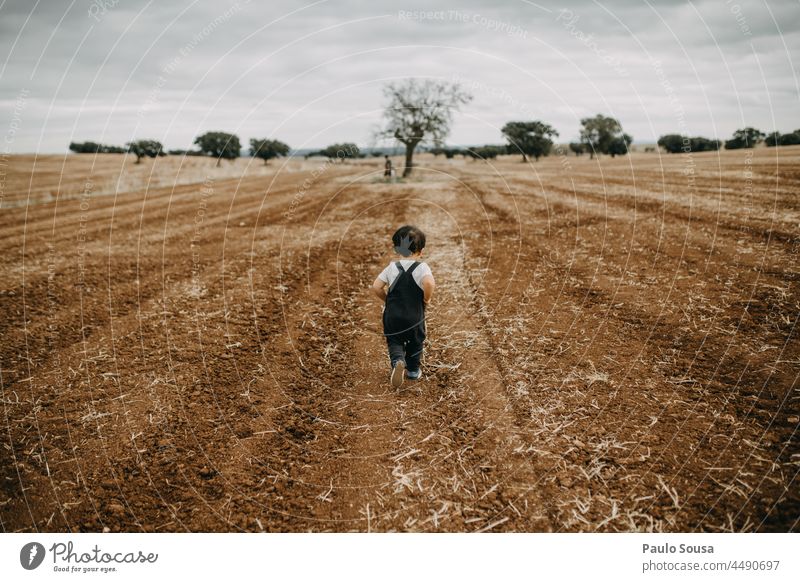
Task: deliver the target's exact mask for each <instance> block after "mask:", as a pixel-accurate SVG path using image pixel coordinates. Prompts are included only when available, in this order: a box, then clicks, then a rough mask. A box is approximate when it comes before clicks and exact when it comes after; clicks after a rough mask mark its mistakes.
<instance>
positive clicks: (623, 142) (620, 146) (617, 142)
mask: <svg viewBox="0 0 800 582" xmlns="http://www.w3.org/2000/svg"><path fill="white" fill-rule="evenodd" d="M631 143H633V138H632V137H631V136H629V135H628V134H627V133H623V134H622V135H621V136H620V137H615V138H614V139H612V140H611V143H610V144H608V152H607V153H609V154H611V157H612V158H613V157H614V156H624V155H625V154H627V153H628V148H629V146H630V145H631Z"/></svg>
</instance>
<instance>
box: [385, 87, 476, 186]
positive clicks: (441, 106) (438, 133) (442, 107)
mask: <svg viewBox="0 0 800 582" xmlns="http://www.w3.org/2000/svg"><path fill="white" fill-rule="evenodd" d="M383 93H384V96H385V97H386V98H387V99H388V100H389V103H388V104H387V106H386V109H385V111H384V112H383V116H384V119H385V123H386V124H385V126H384V128H383V129H382V130H381V131H380V132H379V137H383V138H394V139H396V140H397V141H399V142H400V143H402V144H403V145H405V146H406V165H405V168H404V169H403V176H408V175H409V174H411V170H412V168H413V167H414V163H413V157H414V149H415V148H416V147H417V145H419V144H420V143H425V142H432V143H433V144H434V145H436V146H440V145H442V144H443V143H444V140H445V138H446V137H447V134H448V133H449V132H450V123H451V122H452V120H453V112H454V111H456V110H457V109H458V108H459V107H460V106H461V105H464V104H466V103H469V102H470V101H471V100H472V96H471V95H470V94H468V93H467V92H466V91H464V90H463V89H462V88H461V86H460V85H459V84H458V83H448V82H446V81H436V80H433V79H406V80H405V81H400V82H397V83H389V84H387V85H386V86H385V87H384V89H383Z"/></svg>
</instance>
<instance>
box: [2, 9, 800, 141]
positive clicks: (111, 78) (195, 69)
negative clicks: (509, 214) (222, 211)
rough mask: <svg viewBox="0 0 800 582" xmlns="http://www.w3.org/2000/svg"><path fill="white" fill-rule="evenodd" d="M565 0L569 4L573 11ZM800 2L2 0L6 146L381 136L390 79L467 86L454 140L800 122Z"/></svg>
mask: <svg viewBox="0 0 800 582" xmlns="http://www.w3.org/2000/svg"><path fill="white" fill-rule="evenodd" d="M566 7H568V8H569V9H568V10H567V9H566ZM798 64H800V2H798V0H769V1H766V2H764V1H749V0H737V1H726V0H702V1H693V2H673V1H663V0H650V1H649V2H648V1H646V0H644V1H643V0H636V1H634V0H603V1H598V2H593V1H580V2H569V3H566V2H561V3H559V2H555V1H553V0H540V1H539V0H537V2H532V1H527V0H500V1H498V0H495V1H491V0H485V1H482V0H467V1H464V0H461V1H459V2H455V1H454V0H451V1H449V2H447V1H444V0H441V1H440V0H426V1H424V2H423V1H412V2H405V1H402V0H401V1H394V2H389V1H386V0H371V1H369V2H364V1H356V0H319V1H317V2H313V3H306V2H288V1H274V0H270V1H269V2H258V1H256V0H252V1H247V0H238V1H237V0H213V1H209V0H196V1H186V0H184V1H181V0H178V1H169V2H164V1H162V2H158V1H155V0H152V1H150V2H146V1H139V0H94V1H93V2H92V1H87V0H72V2H71V3H70V2H68V1H66V0H65V1H63V2H53V1H47V0H38V1H37V0H6V1H4V2H3V1H2V0H0V124H2V125H0V130H2V131H3V133H4V134H5V135H4V139H3V142H2V143H3V146H2V149H3V151H11V152H33V151H40V152H63V151H66V148H67V146H68V144H69V142H70V141H73V140H74V141H84V140H93V141H100V142H103V143H109V144H123V143H124V142H126V141H129V140H131V139H134V138H154V139H158V140H160V141H161V142H163V143H164V145H165V146H166V147H168V148H188V147H190V146H191V144H192V140H193V138H194V136H196V135H198V134H199V133H202V132H204V131H207V130H223V131H230V132H234V133H236V134H238V135H239V137H240V138H241V140H242V143H243V144H244V143H246V142H247V140H248V139H249V138H251V137H273V138H277V139H281V140H282V141H285V142H287V143H289V144H290V145H291V146H292V147H294V148H307V147H319V146H324V145H327V144H330V143H333V142H337V141H355V142H357V143H359V144H360V145H372V144H371V138H370V135H371V134H372V132H373V129H374V128H375V126H376V124H378V123H379V122H380V119H381V106H382V104H383V103H384V100H383V97H382V93H381V87H382V86H383V84H384V83H385V82H386V81H387V80H391V79H400V78H405V77H433V78H438V79H444V80H457V81H460V82H461V83H462V84H464V85H465V86H466V87H467V88H468V89H469V90H470V91H471V92H472V94H473V95H474V100H473V101H472V103H470V104H469V105H468V106H466V107H464V108H463V110H462V111H461V112H460V113H459V114H457V115H456V117H455V120H454V123H453V127H452V131H451V135H450V138H449V140H448V142H449V143H451V144H456V145H457V144H480V143H500V142H502V137H501V135H500V131H499V128H500V127H502V125H503V124H504V123H505V122H506V121H510V120H529V119H530V120H532V119H540V120H543V121H545V122H547V123H550V124H551V125H553V126H554V127H555V128H556V129H557V130H558V131H559V132H560V135H561V138H560V141H564V142H566V141H570V140H574V139H576V138H577V135H578V129H579V123H580V118H581V117H585V116H588V115H594V114H596V113H604V114H607V115H611V116H614V117H616V118H618V119H619V120H620V121H621V123H622V124H623V127H624V128H625V131H626V132H628V133H630V134H632V135H633V136H634V139H635V141H636V142H638V143H644V142H652V141H655V139H657V138H658V136H659V135H662V134H664V133H669V132H677V133H689V134H692V135H704V136H708V137H720V138H725V137H728V136H730V134H731V133H732V132H733V131H734V130H735V129H737V128H739V127H743V126H745V125H753V126H755V127H758V128H760V129H762V130H763V131H770V130H773V129H776V128H777V129H779V130H783V131H791V130H794V129H798V128H800V85H799V84H798V77H797V66H798Z"/></svg>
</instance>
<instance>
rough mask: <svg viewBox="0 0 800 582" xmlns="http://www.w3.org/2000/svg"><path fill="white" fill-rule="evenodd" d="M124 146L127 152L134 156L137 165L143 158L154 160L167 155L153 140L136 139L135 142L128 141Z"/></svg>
mask: <svg viewBox="0 0 800 582" xmlns="http://www.w3.org/2000/svg"><path fill="white" fill-rule="evenodd" d="M126 145H127V147H128V151H129V152H130V153H132V154H133V155H134V156H136V163H137V164H139V163H141V161H142V158H144V157H148V158H155V157H158V156H165V155H167V154H166V152H165V151H164V146H162V145H161V142H159V141H156V140H154V139H138V140H136V141H130V142H128V143H127V144H126Z"/></svg>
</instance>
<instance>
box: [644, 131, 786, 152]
mask: <svg viewBox="0 0 800 582" xmlns="http://www.w3.org/2000/svg"><path fill="white" fill-rule="evenodd" d="M761 142H765V143H766V144H767V146H768V147H775V146H786V145H800V129H796V130H794V131H793V132H792V133H784V134H782V133H780V132H779V131H773V132H772V133H770V134H769V135H765V134H764V133H763V132H762V131H761V130H759V129H756V128H755V127H745V128H743V129H737V130H736V131H734V132H733V136H732V137H731V139H729V140H726V141H725V142H724V145H725V149H726V150H738V149H745V148H754V147H756V145H758V144H759V143H761ZM658 145H659V146H660V147H662V148H664V150H665V151H666V152H667V153H670V154H677V153H680V152H684V153H688V152H707V151H717V150H719V149H720V147H722V145H723V142H722V141H720V140H718V139H706V138H704V137H687V136H684V135H679V134H677V133H670V134H668V135H662V136H661V137H660V138H658Z"/></svg>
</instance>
